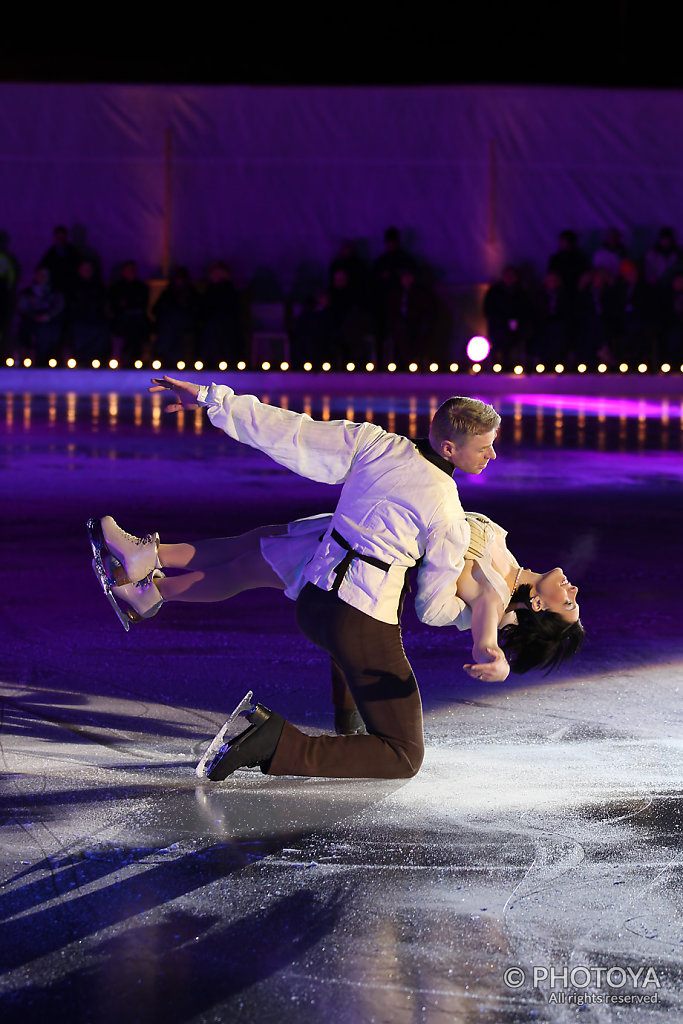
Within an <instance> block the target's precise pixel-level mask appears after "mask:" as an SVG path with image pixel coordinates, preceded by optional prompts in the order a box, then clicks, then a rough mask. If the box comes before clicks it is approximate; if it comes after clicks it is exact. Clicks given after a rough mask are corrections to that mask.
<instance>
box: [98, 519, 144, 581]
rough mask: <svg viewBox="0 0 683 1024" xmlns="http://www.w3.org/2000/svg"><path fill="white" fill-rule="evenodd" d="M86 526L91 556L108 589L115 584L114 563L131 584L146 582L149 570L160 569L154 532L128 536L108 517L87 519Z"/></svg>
mask: <svg viewBox="0 0 683 1024" xmlns="http://www.w3.org/2000/svg"><path fill="white" fill-rule="evenodd" d="M87 527H88V535H89V537H90V545H91V547H92V551H93V556H94V558H95V561H96V562H98V563H99V565H100V567H101V572H102V575H103V576H104V577H105V578H106V579H107V580H108V581H109V584H110V586H115V585H116V583H117V581H116V578H115V573H114V572H113V566H114V563H115V562H118V563H119V564H120V565H121V566H123V573H124V575H125V576H126V577H127V578H128V579H129V580H130V581H131V582H132V583H137V582H138V581H139V580H144V579H146V578H147V576H149V574H150V573H151V572H152V570H153V569H160V568H161V562H160V561H159V557H158V554H157V548H158V547H159V534H158V533H148V534H147V536H146V537H135V536H133V534H132V533H126V531H125V530H122V529H121V527H120V526H119V525H118V523H117V522H116V521H115V520H114V519H112V517H111V516H104V517H103V518H102V519H89V520H88V524H87ZM112 558H113V561H112Z"/></svg>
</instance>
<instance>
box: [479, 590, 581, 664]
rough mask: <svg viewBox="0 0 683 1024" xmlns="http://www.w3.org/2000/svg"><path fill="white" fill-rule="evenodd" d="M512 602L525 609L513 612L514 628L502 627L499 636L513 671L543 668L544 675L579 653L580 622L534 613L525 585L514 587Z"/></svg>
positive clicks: (528, 591) (550, 614)
mask: <svg viewBox="0 0 683 1024" xmlns="http://www.w3.org/2000/svg"><path fill="white" fill-rule="evenodd" d="M512 600H513V601H522V602H523V604H524V607H523V608H517V609H516V612H515V614H516V616H517V625H513V624H511V625H509V626H504V627H503V629H501V631H500V634H499V635H500V646H501V647H502V648H503V650H504V651H505V657H506V658H507V660H508V661H509V662H510V670H511V671H512V672H517V673H518V674H520V675H521V674H522V673H523V672H528V671H529V669H532V668H541V669H543V668H544V669H545V670H546V672H545V674H546V675H547V674H548V672H552V670H553V669H556V668H559V667H560V665H561V664H562V662H563V661H566V660H567V659H568V658H572V657H573V656H574V655H575V654H576V653H577V651H579V650H581V645H582V644H583V638H584V630H583V626H582V625H581V621H580V620H579V619H577V621H576V622H567V620H566V619H563V618H562V616H561V615H558V614H557V612H548V611H540V612H535V611H533V609H532V607H531V587H530V586H529V584H528V583H523V584H522V585H521V586H519V587H517V589H516V590H515V592H514V594H513V595H512Z"/></svg>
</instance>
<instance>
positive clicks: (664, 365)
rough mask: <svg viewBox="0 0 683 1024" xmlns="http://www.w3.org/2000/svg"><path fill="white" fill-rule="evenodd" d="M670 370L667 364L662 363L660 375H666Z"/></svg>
mask: <svg viewBox="0 0 683 1024" xmlns="http://www.w3.org/2000/svg"><path fill="white" fill-rule="evenodd" d="M670 369H671V366H670V364H669V363H662V373H668V372H669V370H670Z"/></svg>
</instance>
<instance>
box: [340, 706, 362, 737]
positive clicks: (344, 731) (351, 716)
mask: <svg viewBox="0 0 683 1024" xmlns="http://www.w3.org/2000/svg"><path fill="white" fill-rule="evenodd" d="M334 731H335V732H336V734H337V736H367V734H368V730H367V729H366V728H365V722H364V721H363V719H362V718H361V716H360V712H359V710H358V708H335V709H334Z"/></svg>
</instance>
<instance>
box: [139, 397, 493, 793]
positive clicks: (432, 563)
mask: <svg viewBox="0 0 683 1024" xmlns="http://www.w3.org/2000/svg"><path fill="white" fill-rule="evenodd" d="M154 383H155V386H154V387H152V388H150V389H149V390H150V391H152V392H157V391H162V390H172V391H173V392H174V393H175V396H176V400H175V402H174V403H172V404H171V405H169V406H168V407H167V411H168V412H177V411H179V410H180V409H182V408H192V407H196V406H197V405H203V406H206V408H207V412H208V415H209V419H210V420H211V422H212V423H213V424H214V426H216V427H219V428H221V429H222V430H224V431H225V432H226V433H227V434H228V435H229V436H230V437H233V438H235V439H236V440H238V441H242V442H244V443H245V444H249V445H251V446H252V447H254V448H259V449H260V450H262V451H264V452H266V453H267V454H268V455H270V456H271V458H273V459H274V460H275V461H276V462H279V463H280V464H281V465H284V466H286V467H287V468H289V469H292V470H294V472H296V473H299V474H301V475H302V476H306V477H308V478H309V479H312V480H320V481H323V482H325V483H332V484H339V483H343V484H344V486H343V488H342V492H341V495H340V498H339V502H338V505H337V508H336V510H335V513H334V516H333V519H332V523H331V525H330V526H329V528H328V530H327V531H326V533H325V534H324V536H323V538H322V540H321V542H320V544H319V546H318V549H317V551H316V554H315V555H314V557H313V558H312V560H311V561H310V563H309V564H308V567H307V569H306V578H307V579H308V581H309V582H308V583H307V585H306V586H305V587H304V589H303V591H302V592H301V594H300V595H299V597H298V599H297V608H296V614H297V623H298V625H299V627H300V629H301V630H302V632H303V633H304V634H305V635H306V636H307V637H308V638H309V639H310V640H312V641H313V643H315V644H316V645H317V646H319V647H322V648H323V649H324V650H326V651H328V653H329V654H330V656H331V658H332V659H333V663H334V665H335V666H336V669H337V670H338V672H339V673H340V674H341V675H342V676H343V678H344V680H345V681H346V684H347V686H348V688H349V690H350V693H351V695H352V697H353V700H354V701H355V704H356V706H357V708H358V711H359V712H360V714H361V716H362V718H363V721H364V722H365V725H366V726H367V729H368V733H367V734H366V735H353V736H307V735H305V734H304V733H302V732H300V731H299V730H298V729H296V728H295V727H294V726H293V725H292V724H291V723H290V722H287V721H285V720H284V719H283V718H282V717H281V716H280V715H277V714H275V713H273V712H271V711H269V710H268V709H267V708H264V707H263V706H262V705H260V704H257V705H256V708H255V709H254V710H253V711H251V713H249V714H247V716H246V717H247V718H248V719H249V720H250V721H251V723H252V724H251V725H250V726H249V727H248V728H247V729H246V730H245V731H244V732H243V733H241V734H240V735H239V736H237V737H235V738H234V739H233V740H232V741H231V742H229V743H227V744H225V746H223V747H221V749H220V750H219V751H218V753H217V754H216V756H215V757H214V758H213V760H212V761H210V762H209V763H208V767H207V769H206V775H208V777H209V778H210V779H212V780H220V779H224V778H226V777H227V776H228V775H230V774H232V772H234V771H235V770H236V769H237V768H241V767H246V766H254V765H259V766H260V767H261V770H262V771H263V772H264V773H267V774H269V775H303V776H322V777H328V778H410V777H412V776H413V775H415V774H416V773H417V771H418V770H419V768H420V765H421V763H422V758H423V755H424V737H423V731H422V706H421V702H420V695H419V692H418V688H417V683H416V681H415V676H414V675H413V672H412V669H411V667H410V664H409V663H408V660H407V658H406V656H405V653H404V650H403V645H402V642H401V629H400V624H399V618H400V611H401V606H402V597H403V592H404V587H405V579H406V573H407V571H408V569H409V568H411V567H412V566H414V565H415V563H416V562H417V561H418V560H419V559H422V563H421V566H420V570H419V573H418V587H417V595H416V600H415V605H416V610H417V612H418V614H419V616H420V618H421V619H422V620H423V621H424V622H427V623H431V624H433V625H446V624H448V623H450V622H453V620H454V619H455V618H456V617H457V615H458V614H459V612H460V611H461V610H462V607H463V602H462V601H461V600H460V598H458V597H457V595H456V592H455V590H456V581H457V578H458V576H459V575H460V572H461V571H462V568H463V565H464V555H465V552H466V551H467V547H468V544H469V526H468V524H467V522H466V520H465V517H464V513H463V509H462V506H461V504H460V499H459V496H458V489H457V486H456V484H455V481H454V480H453V477H452V474H453V470H454V468H458V469H461V470H463V471H464V472H465V473H471V474H479V473H481V472H482V471H483V470H484V469H485V467H486V465H487V464H488V462H489V460H490V459H495V457H496V455H495V452H494V449H493V442H494V440H495V436H496V431H497V429H498V427H499V425H500V416H499V415H498V413H497V412H496V411H495V410H494V409H493V408H492V407H491V406H490V405H485V404H484V403H483V402H480V401H478V400H477V399H471V398H451V399H448V400H447V401H446V402H444V403H443V404H442V405H441V406H440V407H439V409H437V411H436V414H435V415H434V419H433V421H432V424H431V427H430V431H429V440H427V439H424V440H420V441H416V442H415V443H413V442H412V441H410V440H408V438H405V437H400V436H398V435H396V434H389V433H387V432H386V431H385V430H383V429H382V428H381V427H379V426H377V425H376V424H373V423H352V422H349V421H347V420H337V421H331V422H316V421H314V420H312V419H311V418H310V417H309V416H307V415H304V414H301V413H294V412H291V411H289V410H285V409H279V408H276V407H274V406H271V405H264V404H263V403H261V402H259V401H258V399H257V398H254V397H253V396H252V395H236V394H235V392H234V391H233V389H232V388H230V387H227V386H225V385H216V384H212V385H211V386H210V387H200V386H199V385H197V384H191V383H188V382H185V381H177V380H174V379H172V378H170V377H164V378H163V381H155V382H154ZM501 656H502V655H501ZM493 657H494V655H492V659H493ZM219 735H220V734H219ZM212 747H213V744H212Z"/></svg>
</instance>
